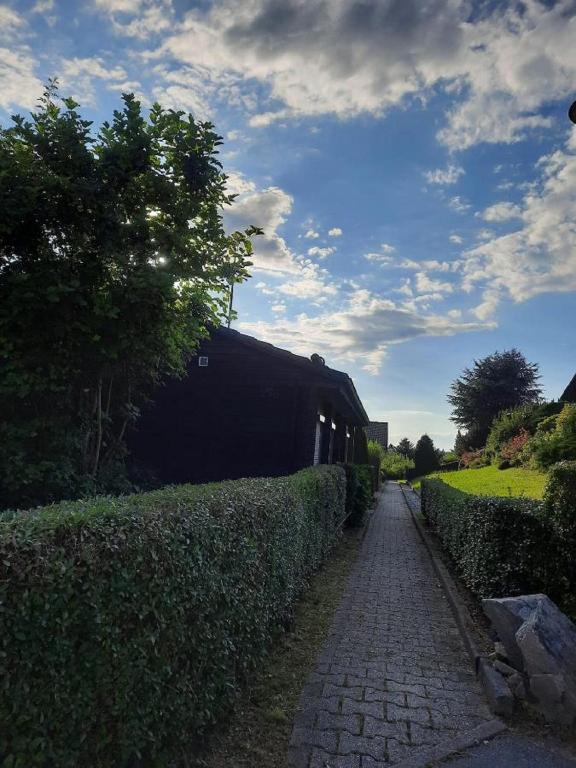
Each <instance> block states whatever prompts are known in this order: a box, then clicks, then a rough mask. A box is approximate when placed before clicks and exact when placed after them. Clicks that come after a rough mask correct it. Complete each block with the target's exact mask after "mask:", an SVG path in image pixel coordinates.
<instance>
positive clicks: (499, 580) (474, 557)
mask: <svg viewBox="0 0 576 768" xmlns="http://www.w3.org/2000/svg"><path fill="white" fill-rule="evenodd" d="M421 496H422V512H423V514H424V517H425V518H426V519H427V520H428V521H429V523H430V524H431V525H432V526H433V528H434V529H435V531H436V533H437V534H438V536H439V538H440V540H441V541H442V543H443V545H444V547H445V548H446V549H447V551H448V553H449V554H450V556H451V557H452V559H453V561H454V563H455V565H456V568H457V570H458V572H459V573H460V575H461V577H462V579H463V581H464V583H465V584H466V585H467V586H468V587H469V588H470V589H471V590H472V591H473V592H474V593H475V594H476V595H478V596H479V597H481V598H484V597H501V596H507V595H518V594H526V593H530V592H545V593H546V594H548V595H549V596H550V597H551V598H552V599H553V600H555V601H556V602H558V603H560V604H563V605H565V606H568V605H569V604H570V601H571V595H572V594H573V592H574V589H575V587H576V584H575V583H574V581H573V577H572V573H573V569H572V568H571V563H570V556H571V550H570V548H568V547H567V546H566V544H567V539H566V535H565V533H564V532H563V531H562V530H561V529H560V528H559V527H558V526H557V525H555V522H554V517H553V515H552V514H551V506H550V504H551V502H550V501H549V500H547V501H545V502H539V501H534V500H532V499H523V498H507V497H490V496H474V495H472V494H467V493H464V492H463V491H460V490H457V489H456V488H452V487H451V486H449V485H446V484H445V483H443V482H442V481H441V480H439V479H425V480H423V481H422V486H421ZM574 517H575V518H576V510H575V511H574ZM562 519H564V518H562Z"/></svg>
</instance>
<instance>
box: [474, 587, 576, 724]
mask: <svg viewBox="0 0 576 768" xmlns="http://www.w3.org/2000/svg"><path fill="white" fill-rule="evenodd" d="M482 606H483V608H484V611H485V612H486V614H487V616H488V617H489V618H490V620H491V622H492V624H493V626H494V629H495V630H496V632H497V633H498V636H499V637H500V640H501V641H502V643H503V644H504V646H505V648H506V652H507V654H508V658H509V660H510V662H511V664H512V665H513V666H514V667H516V669H518V670H520V671H521V672H523V673H524V675H525V677H526V678H527V680H528V686H529V691H530V693H531V694H532V696H533V697H534V699H535V700H536V702H537V706H538V709H540V711H541V712H542V713H543V714H544V715H545V716H546V718H547V719H548V720H550V721H552V722H561V723H565V724H568V725H569V724H572V723H574V722H576V626H575V625H574V624H573V623H572V622H571V621H570V619H569V618H568V617H567V616H565V615H564V614H563V613H562V611H560V610H559V608H558V607H557V606H556V605H555V604H554V603H553V602H552V601H551V600H550V598H548V597H547V596H546V595H523V596H521V597H508V598H502V599H491V600H483V601H482Z"/></svg>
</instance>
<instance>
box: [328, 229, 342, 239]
mask: <svg viewBox="0 0 576 768" xmlns="http://www.w3.org/2000/svg"><path fill="white" fill-rule="evenodd" d="M328 234H329V235H330V237H340V236H341V235H342V234H343V233H342V230H341V229H340V227H332V229H329V230H328Z"/></svg>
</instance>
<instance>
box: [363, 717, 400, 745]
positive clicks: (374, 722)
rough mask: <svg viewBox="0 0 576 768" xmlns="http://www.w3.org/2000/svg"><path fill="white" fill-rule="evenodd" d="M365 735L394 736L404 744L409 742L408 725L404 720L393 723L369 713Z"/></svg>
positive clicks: (365, 719)
mask: <svg viewBox="0 0 576 768" xmlns="http://www.w3.org/2000/svg"><path fill="white" fill-rule="evenodd" d="M362 735H363V736H385V737H386V738H394V739H396V740H397V741H398V742H401V743H402V744H408V743H409V741H410V740H409V738H408V725H407V723H406V722H404V721H397V722H395V723H391V722H389V721H388V720H379V719H378V718H376V717H370V716H369V715H367V716H366V717H365V718H364V729H363V731H362Z"/></svg>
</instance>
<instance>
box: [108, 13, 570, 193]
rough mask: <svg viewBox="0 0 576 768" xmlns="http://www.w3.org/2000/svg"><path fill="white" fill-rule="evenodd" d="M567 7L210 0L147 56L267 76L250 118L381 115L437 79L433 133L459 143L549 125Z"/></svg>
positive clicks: (560, 77)
mask: <svg viewBox="0 0 576 768" xmlns="http://www.w3.org/2000/svg"><path fill="white" fill-rule="evenodd" d="M98 1H99V2H101V3H104V4H108V5H110V4H112V5H113V4H114V3H115V2H120V3H128V4H135V3H137V2H139V3H140V4H142V3H143V2H144V0H98ZM574 11H575V9H574V6H573V3H572V1H571V0H560V1H559V2H557V3H554V4H550V3H545V2H539V0H530V1H529V2H525V3H516V2H514V3H507V4H495V5H494V6H493V7H492V8H491V9H488V8H485V9H483V10H482V12H474V11H473V10H472V4H471V3H469V2H468V0H429V2H427V3H422V2H418V1H417V0H363V2H357V0H331V2H326V0H249V2H246V0H216V2H214V3H212V4H211V5H209V6H202V7H201V8H197V9H194V10H191V11H189V12H188V13H187V14H186V15H185V17H184V19H183V20H182V21H181V22H180V23H179V24H172V25H171V27H170V31H169V32H167V33H166V35H165V38H164V41H163V43H162V45H161V46H160V47H159V49H158V50H156V52H155V54H154V55H155V56H157V57H159V58H163V59H172V60H173V62H174V66H181V67H192V68H193V69H194V71H195V72H197V73H199V75H200V76H201V77H202V78H204V80H205V81H206V82H207V83H210V82H211V81H213V80H214V78H215V77H223V76H225V77H229V78H231V79H232V80H233V81H234V82H235V83H236V84H238V85H239V86H242V87H246V86H248V85H249V84H250V83H254V82H259V83H260V84H263V85H265V86H266V87H267V88H268V90H269V93H268V96H269V99H270V101H269V106H267V107H265V108H264V109H263V108H262V107H260V108H258V109H256V106H257V102H255V103H254V105H253V106H254V107H255V109H249V110H248V111H249V112H250V114H251V120H250V122H251V124H252V125H253V126H264V125H268V124H269V123H271V122H273V121H275V120H286V119H289V118H298V117H309V116H316V115H324V114H332V115H336V116H338V117H340V118H350V117H354V116H356V115H359V114H362V113H370V114H373V115H382V114H385V113H386V111H387V110H389V109H390V108H392V107H395V106H398V105H401V104H403V103H404V102H405V101H406V99H409V98H411V97H414V96H420V95H423V94H426V93H431V92H432V89H434V88H444V89H445V90H446V91H447V92H449V94H450V95H451V97H452V99H453V107H452V109H451V110H450V111H449V113H448V114H447V121H446V124H445V125H444V127H443V128H442V129H441V130H440V132H439V139H440V141H441V142H442V143H444V144H446V145H447V146H448V147H450V148H451V149H465V148H466V147H469V146H472V145H473V144H475V143H478V142H482V141H486V142H514V141H518V140H519V139H521V138H522V137H524V136H525V135H526V133H527V132H529V131H531V130H535V129H543V128H546V127H547V126H548V125H549V119H548V118H547V117H544V116H542V115H541V114H539V109H540V108H541V106H542V105H543V104H545V103H548V102H550V101H551V100H553V99H559V98H564V97H565V94H566V93H568V92H571V90H572V88H573V83H574V81H575V80H576V51H575V49H574V45H573V37H574V30H573V26H574V22H573V19H574ZM171 68H174V67H171ZM430 174H431V177H430V179H429V181H430V183H438V184H450V183H454V181H455V180H456V179H457V178H458V175H461V171H460V169H459V168H458V166H455V165H452V166H449V167H448V169H446V170H445V171H442V170H441V169H439V170H438V171H432V172H430Z"/></svg>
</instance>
